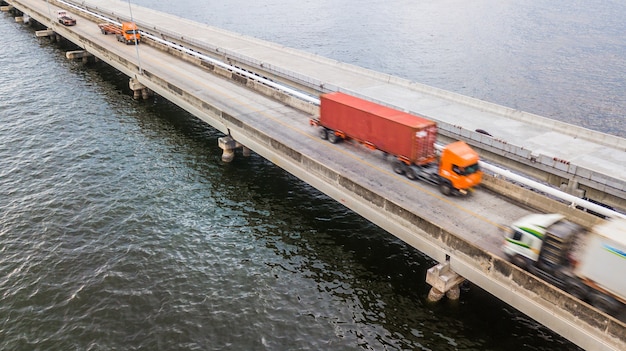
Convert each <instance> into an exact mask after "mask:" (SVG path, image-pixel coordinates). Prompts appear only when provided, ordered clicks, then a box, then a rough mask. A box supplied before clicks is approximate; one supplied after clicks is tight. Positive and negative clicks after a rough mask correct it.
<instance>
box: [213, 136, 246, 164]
mask: <svg viewBox="0 0 626 351" xmlns="http://www.w3.org/2000/svg"><path fill="white" fill-rule="evenodd" d="M217 143H218V145H219V147H220V148H221V149H222V150H224V152H223V153H222V161H224V162H231V161H232V160H233V159H235V150H236V149H237V148H241V149H242V153H243V156H244V157H248V156H250V152H251V151H250V149H248V148H247V147H245V146H243V145H242V144H240V143H239V142H238V141H236V140H235V139H233V138H232V137H231V136H230V135H227V136H225V137H222V138H219V139H218V140H217Z"/></svg>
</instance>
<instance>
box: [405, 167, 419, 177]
mask: <svg viewBox="0 0 626 351" xmlns="http://www.w3.org/2000/svg"><path fill="white" fill-rule="evenodd" d="M404 175H406V177H407V178H409V179H411V180H415V179H417V175H416V174H415V171H414V170H413V168H411V167H409V166H406V167H405V170H404Z"/></svg>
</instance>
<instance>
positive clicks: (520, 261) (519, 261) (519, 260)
mask: <svg viewBox="0 0 626 351" xmlns="http://www.w3.org/2000/svg"><path fill="white" fill-rule="evenodd" d="M511 263H513V264H514V265H516V266H518V267H519V268H521V269H523V270H525V271H527V270H528V264H527V262H526V260H525V259H524V257H522V256H520V255H515V256H513V257H511Z"/></svg>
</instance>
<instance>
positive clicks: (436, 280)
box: [426, 262, 465, 302]
mask: <svg viewBox="0 0 626 351" xmlns="http://www.w3.org/2000/svg"><path fill="white" fill-rule="evenodd" d="M464 280H465V278H463V277H461V276H460V275H458V274H456V273H455V272H454V271H452V270H451V269H450V263H449V262H445V263H439V264H438V265H436V266H434V267H432V268H430V269H429V270H428V271H427V273H426V283H428V284H430V285H431V286H432V288H431V289H430V292H429V293H428V301H432V302H436V301H439V300H441V298H442V297H443V295H446V296H447V297H448V298H449V299H450V300H458V299H459V297H460V295H461V288H460V286H459V284H461V283H462V282H463V281H464Z"/></svg>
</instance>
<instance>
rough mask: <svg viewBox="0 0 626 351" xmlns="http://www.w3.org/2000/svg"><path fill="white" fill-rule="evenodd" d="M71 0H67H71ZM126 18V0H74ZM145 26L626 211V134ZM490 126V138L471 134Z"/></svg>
mask: <svg viewBox="0 0 626 351" xmlns="http://www.w3.org/2000/svg"><path fill="white" fill-rule="evenodd" d="M70 2H72V1H70ZM73 2H75V3H77V4H81V6H85V7H86V8H90V9H97V10H103V12H104V13H106V14H108V15H109V16H111V17H113V18H129V6H128V3H126V2H122V1H118V0H98V1H73ZM133 15H134V17H135V21H136V22H137V23H138V24H139V25H140V27H141V28H142V29H145V30H146V31H148V32H151V33H158V34H159V35H161V36H162V37H164V38H166V39H168V40H172V41H174V42H178V43H181V44H182V45H184V46H187V47H194V46H195V47H197V48H198V49H199V50H202V51H205V52H207V51H208V52H209V53H212V54H213V55H215V56H217V57H219V58H221V59H226V60H228V61H231V62H233V63H234V64H237V65H240V66H242V67H246V68H247V67H250V68H252V69H254V71H255V72H263V73H264V74H266V75H268V76H270V77H272V78H274V79H278V80H281V81H284V82H288V83H290V84H296V86H298V87H300V88H303V89H307V90H308V91H311V92H312V93H314V94H316V93H320V92H328V91H335V90H341V91H345V92H348V93H351V94H353V95H357V96H361V97H364V98H367V99H369V100H373V101H378V102H380V103H383V104H387V105H391V106H394V107H397V108H400V109H402V110H406V111H410V112H412V113H415V114H418V115H422V116H425V117H428V118H430V119H433V120H436V121H438V122H439V127H440V130H441V134H442V135H445V136H448V137H450V138H452V139H464V140H466V141H467V142H468V143H470V144H472V145H473V146H475V147H477V148H479V149H481V150H482V154H483V157H486V158H488V159H492V160H494V161H495V162H498V163H501V164H503V165H505V166H506V167H508V168H512V169H515V170H518V171H520V172H522V173H525V174H529V175H532V176H534V177H537V178H538V179H540V180H542V181H545V182H548V183H551V184H552V185H555V186H557V187H562V188H563V189H564V190H567V191H569V192H571V193H572V194H574V195H576V196H580V197H583V196H586V197H589V198H592V199H594V200H598V201H601V202H603V203H605V204H608V205H611V206H613V207H615V208H619V209H621V210H622V211H626V139H624V138H620V137H617V136H613V135H608V134H604V133H600V132H595V131H591V130H588V129H585V128H581V127H577V126H573V125H570V124H566V123H562V122H558V121H554V120H550V119H547V118H544V117H541V116H537V115H533V114H530V113H525V112H523V111H518V110H513V109H510V108H507V107H504V106H499V105H496V104H492V103H488V102H484V101H480V100H477V99H473V98H470V97H467V96H462V95H459V94H454V93H451V92H448V91H443V90H440V89H436V88H432V87H428V86H425V85H421V84H418V83H414V82H410V81H407V80H404V79H401V78H398V77H394V76H390V75H386V74H382V73H378V72H373V71H370V70H366V69H363V68H360V67H356V66H352V65H348V64H345V63H341V62H336V61H333V60H329V59H326V58H324V57H320V56H317V55H313V54H308V53H304V52H301V51H297V50H293V49H289V48H286V47H283V46H280V45H276V44H272V43H268V42H266V41H261V40H258V39H255V38H251V37H246V36H242V35H239V34H236V33H232V32H228V31H224V30H221V29H218V28H214V27H211V26H208V25H204V24H201V23H197V22H193V21H189V20H186V19H182V18H179V17H176V16H173V15H170V14H165V13H162V12H157V11H153V10H150V9H146V8H142V7H138V6H133ZM477 129H482V130H486V131H488V132H489V133H490V134H491V135H492V136H493V137H489V136H486V135H484V134H482V133H478V132H476V130H477Z"/></svg>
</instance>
